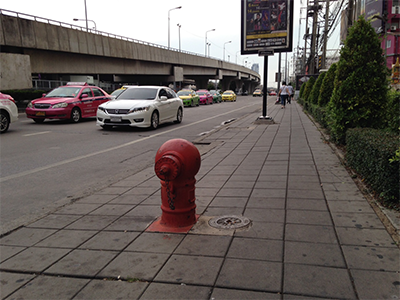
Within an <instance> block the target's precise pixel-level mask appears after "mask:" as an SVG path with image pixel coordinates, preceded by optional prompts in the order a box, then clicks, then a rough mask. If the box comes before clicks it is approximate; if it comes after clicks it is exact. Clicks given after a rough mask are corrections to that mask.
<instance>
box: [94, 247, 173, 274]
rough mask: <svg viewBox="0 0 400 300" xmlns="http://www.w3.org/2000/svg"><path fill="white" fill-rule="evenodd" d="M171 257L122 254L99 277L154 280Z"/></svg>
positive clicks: (151, 254)
mask: <svg viewBox="0 0 400 300" xmlns="http://www.w3.org/2000/svg"><path fill="white" fill-rule="evenodd" d="M168 257H169V255H168V254H163V253H137V252H122V253H121V254H120V255H118V256H117V257H116V258H115V259H114V260H113V261H112V262H111V263H110V264H108V265H107V267H105V268H104V269H103V270H102V271H101V272H100V273H99V274H98V277H104V278H118V276H120V277H121V278H123V279H126V280H129V279H135V280H137V279H140V280H153V278H154V276H155V275H156V274H157V273H158V271H159V270H160V269H161V267H162V266H163V265H164V264H165V262H166V261H167V259H168Z"/></svg>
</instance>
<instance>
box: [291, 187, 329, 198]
mask: <svg viewBox="0 0 400 300" xmlns="http://www.w3.org/2000/svg"><path fill="white" fill-rule="evenodd" d="M287 197H288V198H294V199H324V194H323V193H322V190H309V189H307V190H293V189H289V190H288V192H287Z"/></svg>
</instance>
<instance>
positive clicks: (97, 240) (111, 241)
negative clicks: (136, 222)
mask: <svg viewBox="0 0 400 300" xmlns="http://www.w3.org/2000/svg"><path fill="white" fill-rule="evenodd" d="M138 235H139V232H131V231H101V232H99V233H98V234H96V235H95V236H94V237H92V238H91V239H90V240H88V241H87V242H86V243H84V244H82V245H81V246H80V247H79V248H81V249H91V250H116V251H120V250H122V249H124V248H125V247H126V246H127V245H129V244H130V243H131V242H132V241H133V240H134V239H135V238H136V237H137V236H138Z"/></svg>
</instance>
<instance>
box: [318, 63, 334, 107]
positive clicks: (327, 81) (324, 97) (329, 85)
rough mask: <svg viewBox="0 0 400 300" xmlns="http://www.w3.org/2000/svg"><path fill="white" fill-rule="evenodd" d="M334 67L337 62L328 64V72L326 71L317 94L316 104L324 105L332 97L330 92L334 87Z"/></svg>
mask: <svg viewBox="0 0 400 300" xmlns="http://www.w3.org/2000/svg"><path fill="white" fill-rule="evenodd" d="M336 69H337V64H336V63H334V64H332V65H331V66H330V68H329V70H328V72H326V75H325V77H324V80H323V81H322V85H321V89H320V93H319V96H318V106H321V107H324V106H326V105H327V104H328V102H329V100H330V99H331V97H332V92H333V87H334V85H333V83H334V81H335V76H336Z"/></svg>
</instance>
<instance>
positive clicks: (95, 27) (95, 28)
mask: <svg viewBox="0 0 400 300" xmlns="http://www.w3.org/2000/svg"><path fill="white" fill-rule="evenodd" d="M73 20H74V21H86V31H89V29H88V25H87V24H88V22H93V24H94V30H95V31H97V26H96V22H95V21H93V20H88V19H76V18H75V19H73Z"/></svg>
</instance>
